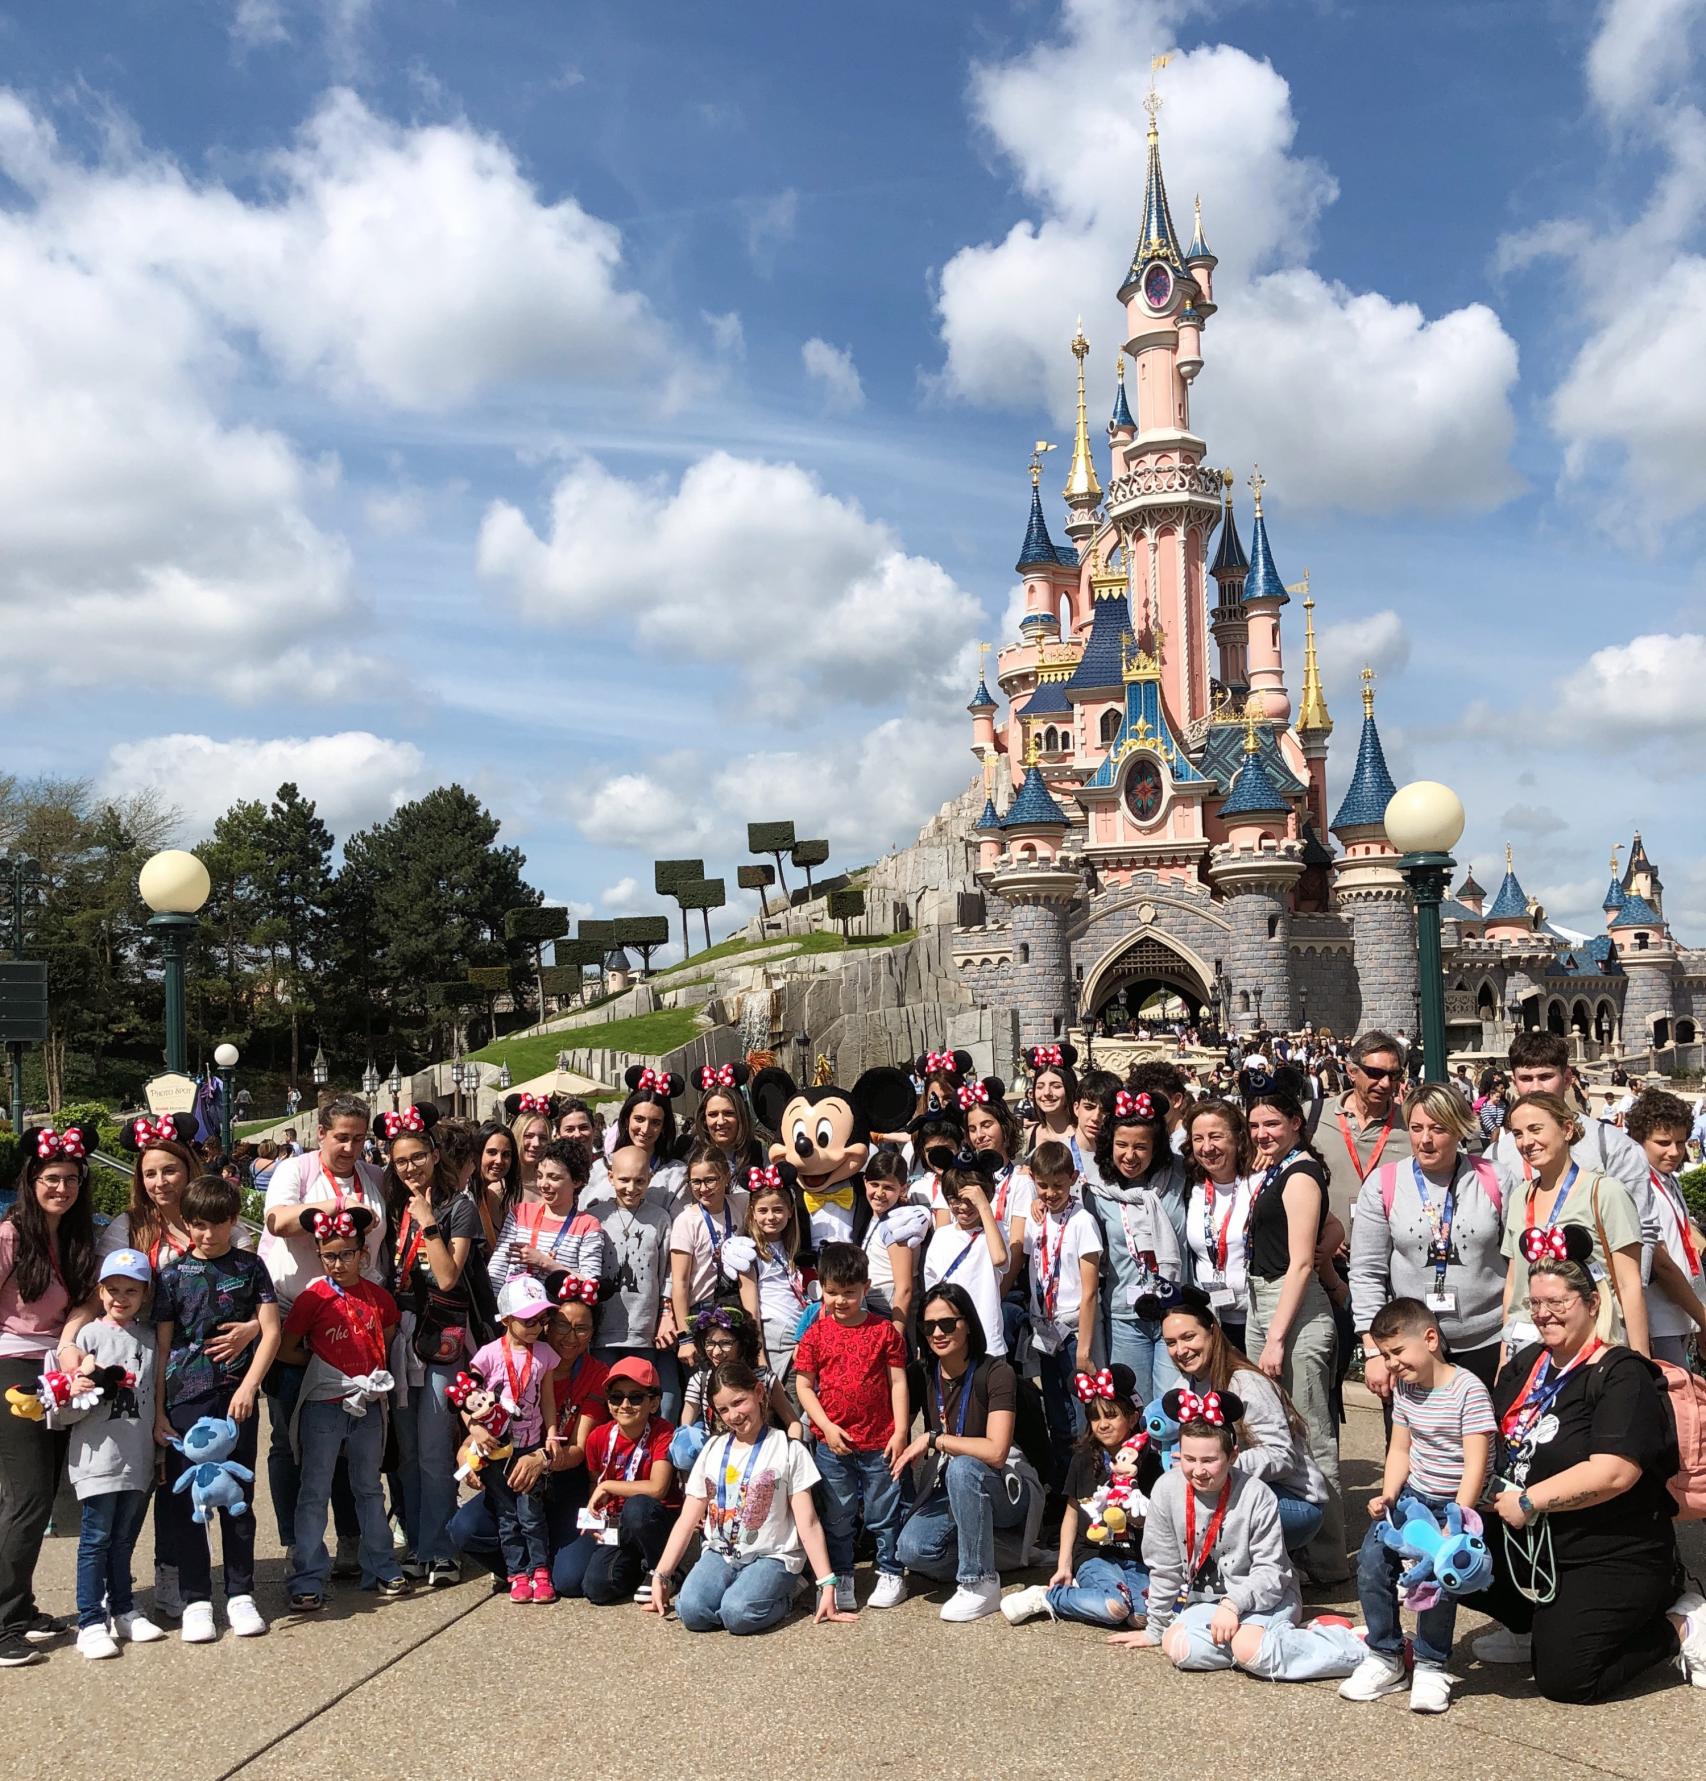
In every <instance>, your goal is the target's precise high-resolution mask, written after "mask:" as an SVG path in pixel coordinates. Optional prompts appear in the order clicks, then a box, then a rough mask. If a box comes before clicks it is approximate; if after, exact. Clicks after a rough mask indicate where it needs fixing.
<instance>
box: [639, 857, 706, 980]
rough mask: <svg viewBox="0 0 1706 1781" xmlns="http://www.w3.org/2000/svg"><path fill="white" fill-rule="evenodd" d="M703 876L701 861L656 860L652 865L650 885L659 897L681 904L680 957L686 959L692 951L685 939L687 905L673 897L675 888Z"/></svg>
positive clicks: (690, 942)
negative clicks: (673, 899)
mask: <svg viewBox="0 0 1706 1781" xmlns="http://www.w3.org/2000/svg"><path fill="white" fill-rule="evenodd" d="M704 876H705V862H704V861H703V860H656V861H654V862H653V864H652V884H653V886H654V888H655V889H656V891H657V894H658V895H659V896H660V897H675V900H676V902H677V903H681V956H682V957H683V958H686V957H687V955H688V954H689V953H690V952H692V950H693V943H692V941H690V940H689V939H688V938H687V905H686V904H685V903H682V902H681V899H680V897H676V896H675V887H676V886H677V885H678V884H686V883H689V882H692V881H694V880H697V879H701V878H703V877H704Z"/></svg>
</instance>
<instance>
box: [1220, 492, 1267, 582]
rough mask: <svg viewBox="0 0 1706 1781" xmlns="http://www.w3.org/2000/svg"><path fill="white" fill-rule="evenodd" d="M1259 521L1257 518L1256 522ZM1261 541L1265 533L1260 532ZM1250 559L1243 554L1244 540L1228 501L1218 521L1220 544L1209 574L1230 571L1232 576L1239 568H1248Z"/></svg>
mask: <svg viewBox="0 0 1706 1781" xmlns="http://www.w3.org/2000/svg"><path fill="white" fill-rule="evenodd" d="M1260 523H1261V522H1260V521H1259V520H1258V521H1257V524H1258V525H1259V524H1260ZM1262 538H1263V541H1264V542H1265V541H1266V539H1267V533H1266V532H1264V533H1263V534H1262ZM1249 567H1250V559H1249V558H1248V557H1247V556H1245V554H1244V542H1243V540H1242V539H1241V538H1240V537H1239V536H1238V521H1237V519H1236V518H1235V517H1234V515H1233V512H1232V503H1231V502H1230V501H1228V502H1227V503H1226V507H1225V509H1224V514H1223V517H1222V519H1221V522H1220V546H1219V548H1218V549H1217V550H1216V551H1215V553H1214V564H1213V567H1212V568H1211V569H1210V571H1209V572H1210V574H1213V575H1222V574H1225V573H1227V572H1228V571H1230V572H1231V573H1232V574H1233V575H1234V576H1236V575H1237V573H1238V571H1239V570H1240V569H1248V568H1249Z"/></svg>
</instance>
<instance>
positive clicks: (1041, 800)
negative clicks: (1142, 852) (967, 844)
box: [989, 760, 1082, 1045]
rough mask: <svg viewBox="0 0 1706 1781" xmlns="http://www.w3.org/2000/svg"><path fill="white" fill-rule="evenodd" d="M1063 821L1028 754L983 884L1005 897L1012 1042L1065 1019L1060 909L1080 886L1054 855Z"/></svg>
mask: <svg viewBox="0 0 1706 1781" xmlns="http://www.w3.org/2000/svg"><path fill="white" fill-rule="evenodd" d="M1066 830H1067V821H1066V817H1065V815H1064V814H1063V813H1062V811H1061V808H1060V806H1059V805H1058V804H1056V803H1055V801H1054V799H1053V798H1052V797H1050V795H1049V790H1048V787H1047V786H1046V785H1044V784H1043V777H1042V774H1041V773H1039V772H1038V771H1037V765H1036V762H1035V761H1034V760H1033V761H1031V762H1030V763H1029V765H1028V766H1027V767H1026V770H1025V780H1024V783H1023V784H1022V785H1021V786H1020V787H1019V794H1018V796H1017V797H1016V798H1014V800H1013V805H1012V808H1011V809H1010V810H1009V811H1008V812H1007V815H1006V817H1005V818H1004V819H1003V820H1002V824H1001V833H1002V838H1003V839H1004V841H1005V842H1006V845H1007V863H1006V864H1005V865H1004V866H1002V867H1001V868H1000V870H998V871H997V872H996V873H995V874H994V875H993V876H992V877H991V879H990V886H989V887H990V889H991V890H992V891H993V892H994V893H995V894H996V895H997V896H998V897H1000V898H1001V900H1002V902H1003V903H1005V904H1006V905H1007V908H1008V911H1009V915H1008V923H1009V929H1010V932H1011V936H1012V946H1013V964H1012V978H1013V1005H1014V1007H1015V1008H1016V1009H1017V1010H1018V1014H1019V1043H1020V1044H1021V1045H1046V1044H1048V1043H1049V1041H1050V1040H1052V1039H1058V1038H1059V1037H1060V1036H1061V1035H1062V1034H1063V1033H1064V1032H1065V1031H1066V1030H1067V1028H1068V1027H1069V1026H1070V1025H1071V1024H1072V1018H1073V1005H1072V957H1071V949H1070V948H1069V946H1068V944H1067V938H1066V919H1067V913H1068V911H1069V909H1070V908H1071V905H1072V902H1073V899H1074V898H1075V897H1076V896H1077V895H1078V893H1079V890H1080V889H1081V888H1082V880H1081V878H1080V876H1079V871H1078V867H1077V866H1076V865H1065V864H1062V863H1060V861H1059V852H1060V846H1061V843H1062V842H1063V841H1064V840H1065V838H1066Z"/></svg>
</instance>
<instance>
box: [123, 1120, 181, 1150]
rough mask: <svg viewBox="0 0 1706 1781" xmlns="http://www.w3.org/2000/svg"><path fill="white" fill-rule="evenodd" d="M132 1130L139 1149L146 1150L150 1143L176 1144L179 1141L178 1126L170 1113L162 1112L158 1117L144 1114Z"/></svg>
mask: <svg viewBox="0 0 1706 1781" xmlns="http://www.w3.org/2000/svg"><path fill="white" fill-rule="evenodd" d="M131 1131H132V1133H133V1134H134V1136H135V1138H136V1147H137V1149H138V1150H146V1149H147V1148H148V1146H149V1145H150V1144H175V1143H176V1142H177V1141H178V1128H177V1127H176V1126H175V1125H174V1124H173V1123H172V1116H171V1114H169V1113H162V1114H161V1115H160V1117H159V1118H158V1119H150V1118H149V1117H148V1116H147V1114H143V1115H142V1117H141V1118H140V1119H138V1120H137V1122H136V1124H135V1125H134V1126H133V1127H132V1128H131Z"/></svg>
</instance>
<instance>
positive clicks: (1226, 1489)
mask: <svg viewBox="0 0 1706 1781" xmlns="http://www.w3.org/2000/svg"><path fill="white" fill-rule="evenodd" d="M1231 1501H1232V1480H1231V1478H1230V1477H1229V1478H1228V1479H1227V1480H1226V1482H1225V1483H1224V1484H1223V1485H1221V1487H1220V1500H1219V1501H1218V1502H1217V1503H1216V1504H1215V1505H1214V1514H1213V1515H1212V1516H1210V1517H1209V1523H1208V1527H1207V1529H1206V1530H1205V1531H1204V1533H1203V1537H1202V1550H1201V1551H1200V1552H1198V1551H1197V1550H1196V1540H1197V1493H1196V1492H1195V1491H1194V1490H1193V1489H1191V1487H1190V1486H1189V1485H1186V1487H1185V1580H1184V1582H1183V1583H1181V1584H1180V1585H1179V1606H1180V1607H1181V1608H1182V1607H1184V1605H1185V1604H1186V1602H1188V1601H1189V1600H1190V1598H1191V1591H1192V1589H1194V1588H1195V1587H1196V1581H1197V1578H1198V1577H1200V1576H1201V1575H1202V1573H1203V1572H1204V1571H1205V1570H1207V1569H1208V1561H1209V1555H1210V1554H1211V1553H1212V1552H1213V1551H1214V1543H1215V1541H1216V1540H1218V1539H1219V1538H1220V1529H1221V1526H1222V1524H1223V1523H1224V1522H1225V1520H1226V1509H1227V1505H1228V1504H1229V1503H1230V1502H1231ZM1193 1554H1194V1556H1193Z"/></svg>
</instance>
